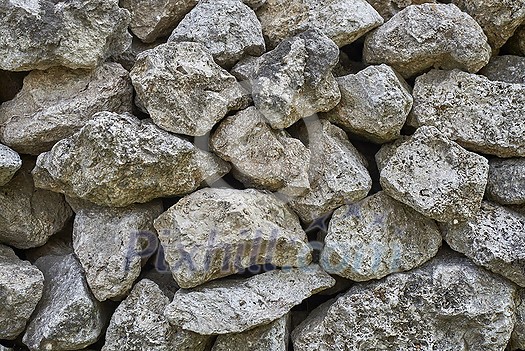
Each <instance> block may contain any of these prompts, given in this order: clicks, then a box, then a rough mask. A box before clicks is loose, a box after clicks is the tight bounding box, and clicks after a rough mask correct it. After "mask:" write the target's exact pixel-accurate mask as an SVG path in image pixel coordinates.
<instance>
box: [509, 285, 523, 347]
mask: <svg viewBox="0 0 525 351" xmlns="http://www.w3.org/2000/svg"><path fill="white" fill-rule="evenodd" d="M509 348H510V350H520V349H521V350H523V349H525V290H524V289H519V302H517V306H516V324H515V325H514V331H513V332H512V336H511V338H510V343H509Z"/></svg>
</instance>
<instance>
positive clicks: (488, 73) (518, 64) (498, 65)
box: [479, 55, 525, 84]
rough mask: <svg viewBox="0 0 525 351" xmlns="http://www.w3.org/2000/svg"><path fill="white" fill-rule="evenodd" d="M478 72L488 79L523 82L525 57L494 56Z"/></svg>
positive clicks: (524, 79)
mask: <svg viewBox="0 0 525 351" xmlns="http://www.w3.org/2000/svg"><path fill="white" fill-rule="evenodd" d="M479 74H482V75H484V76H485V77H487V78H488V79H490V80H499V81H501V82H506V83H514V84H525V57H521V56H512V55H505V56H494V57H493V58H492V59H491V60H490V62H489V64H488V65H486V66H485V67H483V68H482V69H481V71H479Z"/></svg>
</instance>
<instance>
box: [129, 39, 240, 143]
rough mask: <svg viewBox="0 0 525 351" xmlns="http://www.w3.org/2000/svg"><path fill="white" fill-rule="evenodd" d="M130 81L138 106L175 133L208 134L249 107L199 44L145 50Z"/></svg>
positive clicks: (231, 79)
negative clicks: (235, 113) (224, 120)
mask: <svg viewBox="0 0 525 351" xmlns="http://www.w3.org/2000/svg"><path fill="white" fill-rule="evenodd" d="M130 76H131V80H132V81H133V86H134V87H135V90H136V92H137V99H138V100H139V102H140V105H142V106H143V107H144V108H145V110H146V111H147V112H148V113H149V114H150V116H151V119H152V120H153V122H154V123H155V124H157V125H158V126H159V127H161V128H163V129H165V130H167V131H170V132H173V133H179V134H186V135H193V136H201V135H205V134H206V133H208V132H209V131H210V130H211V129H212V128H213V126H214V125H215V124H216V123H217V122H219V121H220V120H221V119H222V118H223V117H224V116H226V114H227V113H228V112H229V111H232V110H239V109H242V108H244V107H246V105H247V102H248V92H246V91H245V90H244V89H243V88H242V87H241V85H240V84H239V83H238V82H237V80H236V79H235V77H233V76H232V75H231V74H229V73H228V72H227V71H226V70H224V69H222V68H221V67H220V66H219V65H217V64H216V63H215V62H214V61H213V57H212V56H211V55H210V54H209V53H208V52H206V49H205V47H204V45H202V44H200V43H189V42H183V43H174V42H171V43H167V44H162V45H159V46H157V47H155V48H154V49H151V50H147V51H144V52H143V53H141V54H139V56H138V57H137V62H136V63H135V66H133V69H132V70H131V73H130Z"/></svg>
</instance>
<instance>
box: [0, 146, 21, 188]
mask: <svg viewBox="0 0 525 351" xmlns="http://www.w3.org/2000/svg"><path fill="white" fill-rule="evenodd" d="M20 167H22V159H21V158H20V155H18V154H17V153H16V152H15V151H13V150H11V149H10V148H8V147H7V146H5V145H2V144H0V186H4V185H6V184H7V183H9V181H10V180H11V179H13V176H14V175H15V173H16V171H18V170H19V169H20Z"/></svg>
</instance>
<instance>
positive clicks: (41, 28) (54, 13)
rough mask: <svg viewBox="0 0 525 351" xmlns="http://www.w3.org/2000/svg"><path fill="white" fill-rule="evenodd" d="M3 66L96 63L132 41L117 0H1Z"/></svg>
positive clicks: (13, 68)
mask: <svg viewBox="0 0 525 351" xmlns="http://www.w3.org/2000/svg"><path fill="white" fill-rule="evenodd" d="M0 17H1V18H2V19H3V20H2V22H1V23H0V33H1V34H0V69H4V70H8V71H29V70H34V69H40V70H43V69H47V68H50V67H53V66H65V67H69V68H94V67H96V66H97V65H99V64H100V63H102V62H103V61H104V60H105V59H106V58H108V57H110V56H111V55H113V54H117V53H120V52H122V51H124V50H125V49H126V48H127V47H128V46H129V44H130V43H131V35H129V34H128V31H127V28H128V24H129V21H130V16H129V12H128V11H126V10H124V9H121V8H119V7H118V0H72V1H69V0H68V1H65V0H39V1H17V0H8V1H2V3H1V4H0Z"/></svg>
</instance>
